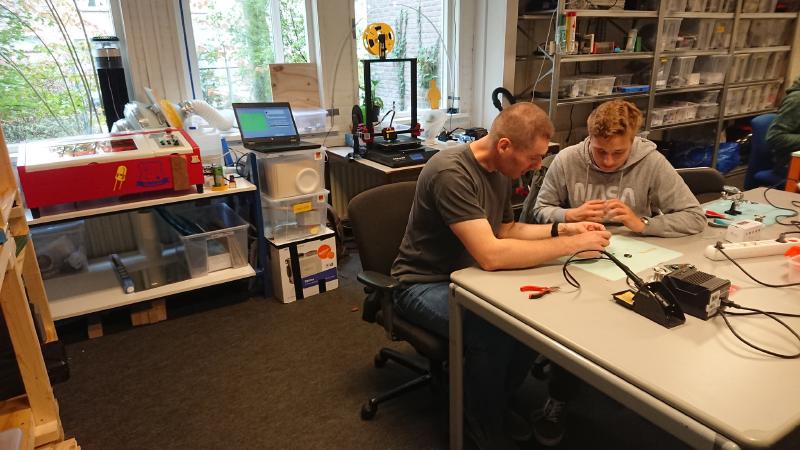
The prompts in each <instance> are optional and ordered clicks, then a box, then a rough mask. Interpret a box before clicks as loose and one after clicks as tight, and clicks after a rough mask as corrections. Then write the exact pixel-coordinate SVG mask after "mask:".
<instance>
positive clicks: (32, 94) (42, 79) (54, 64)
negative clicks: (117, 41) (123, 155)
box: [0, 0, 115, 144]
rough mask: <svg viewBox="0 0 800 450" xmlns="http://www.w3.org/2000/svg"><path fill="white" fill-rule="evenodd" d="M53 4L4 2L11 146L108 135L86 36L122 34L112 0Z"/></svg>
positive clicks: (3, 104)
mask: <svg viewBox="0 0 800 450" xmlns="http://www.w3.org/2000/svg"><path fill="white" fill-rule="evenodd" d="M52 5H54V3H53V2H49V1H43V0H37V1H24V2H23V1H17V2H3V3H0V117H2V120H3V131H4V132H5V136H6V142H7V143H8V144H14V143H19V142H23V141H30V140H37V139H48V138H56V137H63V136H70V135H75V134H88V133H99V132H106V131H108V129H107V127H106V122H105V116H104V114H103V111H102V102H101V101H100V94H99V90H98V88H97V82H96V80H97V78H96V77H95V73H94V69H93V66H92V60H91V58H92V57H91V50H90V49H91V45H90V43H89V42H88V41H87V38H88V39H91V38H92V37H94V36H100V35H106V36H107V35H114V34H115V31H114V21H113V17H112V12H111V4H110V0H77V1H76V2H75V3H73V2H60V3H58V7H57V8H51V7H50V6H52ZM76 8H77V9H76Z"/></svg>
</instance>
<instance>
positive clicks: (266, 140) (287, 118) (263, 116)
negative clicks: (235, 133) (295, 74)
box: [233, 102, 320, 153]
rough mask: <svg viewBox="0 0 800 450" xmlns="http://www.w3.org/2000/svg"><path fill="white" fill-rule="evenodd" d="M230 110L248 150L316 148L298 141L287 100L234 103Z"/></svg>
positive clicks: (317, 145) (271, 150)
mask: <svg viewBox="0 0 800 450" xmlns="http://www.w3.org/2000/svg"><path fill="white" fill-rule="evenodd" d="M233 112H234V114H235V115H236V123H237V124H238V125H239V132H240V133H241V135H242V144H243V145H244V148H246V149H248V150H253V151H255V152H263V153H267V152H285V151H291V150H306V149H313V148H320V145H319V144H313V143H311V142H303V141H301V140H300V134H299V133H298V132H297V125H296V124H295V123H294V116H292V108H291V107H290V106H289V103H286V102H270V103H234V104H233Z"/></svg>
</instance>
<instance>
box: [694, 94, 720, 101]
mask: <svg viewBox="0 0 800 450" xmlns="http://www.w3.org/2000/svg"><path fill="white" fill-rule="evenodd" d="M692 98H694V100H695V102H696V103H717V102H719V91H706V92H695V93H694V95H693V97H692Z"/></svg>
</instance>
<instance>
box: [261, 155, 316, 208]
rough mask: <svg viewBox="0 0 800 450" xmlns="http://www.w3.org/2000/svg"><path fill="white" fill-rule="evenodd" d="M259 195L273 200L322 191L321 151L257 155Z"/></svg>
mask: <svg viewBox="0 0 800 450" xmlns="http://www.w3.org/2000/svg"><path fill="white" fill-rule="evenodd" d="M256 161H257V162H258V179H259V184H260V185H261V192H263V193H265V194H267V195H269V196H270V197H272V198H274V199H280V198H287V197H295V196H298V195H307V194H312V193H315V192H319V191H320V190H321V189H323V188H324V187H325V156H324V153H323V151H322V150H320V149H312V150H299V151H294V152H282V153H269V154H257V160H256Z"/></svg>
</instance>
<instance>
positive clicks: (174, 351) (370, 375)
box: [54, 256, 687, 450]
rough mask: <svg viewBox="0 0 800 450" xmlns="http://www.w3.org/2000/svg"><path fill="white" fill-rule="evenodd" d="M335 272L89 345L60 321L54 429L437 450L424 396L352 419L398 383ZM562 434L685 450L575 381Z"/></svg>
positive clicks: (350, 269)
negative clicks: (275, 295)
mask: <svg viewBox="0 0 800 450" xmlns="http://www.w3.org/2000/svg"><path fill="white" fill-rule="evenodd" d="M340 269H341V270H340V283H341V284H340V287H339V289H336V290H333V291H330V292H327V293H325V294H322V295H318V296H315V297H312V298H309V299H305V300H301V301H298V302H295V303H291V304H285V305H284V304H280V303H278V302H276V301H274V300H264V299H261V298H249V296H248V295H247V294H246V290H247V289H246V287H247V286H246V283H242V282H239V283H231V284H228V285H224V286H217V287H213V288H208V289H204V290H201V291H197V292H193V293H188V294H185V295H182V296H178V297H175V298H171V299H170V300H169V301H168V311H169V319H168V320H167V321H164V322H161V323H158V324H154V325H148V326H142V327H130V325H129V322H128V319H127V315H126V312H125V311H119V312H112V313H110V314H108V315H107V316H106V317H105V318H104V323H105V324H106V330H107V333H106V335H105V336H103V337H101V338H98V339H92V340H87V339H85V337H83V334H84V333H85V322H83V321H74V322H71V323H70V322H68V323H64V324H60V326H59V332H60V334H61V337H62V340H64V341H65V342H67V343H68V344H67V353H68V355H69V357H70V370H71V377H70V379H69V380H68V381H66V382H64V383H61V384H58V385H56V386H55V387H54V388H55V394H56V397H57V399H58V401H59V404H60V412H61V418H62V421H63V425H64V430H65V431H66V434H67V435H68V436H74V437H76V438H77V440H78V442H79V444H80V445H81V446H82V448H83V449H85V450H105V449H109V450H110V449H115V450H116V449H119V450H121V449H222V448H226V449H384V450H388V449H445V448H447V446H448V440H447V405H446V402H445V400H443V399H437V397H435V396H433V395H431V391H429V390H427V389H422V390H420V391H417V392H415V393H412V394H409V395H406V396H404V397H402V398H400V399H396V400H394V401H393V402H391V403H389V404H386V405H383V406H381V408H380V409H379V411H378V414H377V416H376V417H375V419H374V420H372V421H369V422H365V421H362V420H361V419H360V417H359V410H360V407H361V404H362V403H364V402H365V401H366V400H367V399H368V398H369V397H370V396H371V395H372V394H374V393H376V392H380V391H382V390H387V389H389V388H391V387H394V386H396V385H398V384H400V383H402V382H404V381H406V380H408V379H410V378H411V374H410V372H408V371H407V370H406V369H404V368H402V367H398V366H395V365H392V364H391V363H389V364H387V365H386V366H385V367H384V368H382V369H376V368H374V367H373V364H372V357H373V356H374V354H375V353H376V352H377V351H378V349H379V348H380V347H382V346H386V345H387V342H388V341H387V340H386V338H385V336H384V334H383V332H382V329H380V328H379V327H377V326H375V325H373V324H368V323H366V322H363V321H362V320H361V312H360V310H358V311H355V310H354V309H356V308H359V307H360V305H361V300H362V297H363V294H362V292H363V291H362V290H361V288H360V286H359V285H358V283H357V282H356V281H355V273H357V271H358V270H359V262H358V258H357V256H350V257H349V258H346V260H345V261H343V262H342V263H341V266H340ZM390 346H392V347H394V348H397V349H401V350H404V351H408V352H409V353H413V352H412V350H411V349H410V348H409V347H407V346H406V345H405V344H402V343H394V344H390ZM544 396H545V390H544V386H543V383H541V382H539V381H536V380H534V379H533V378H532V377H531V378H530V379H529V380H528V381H526V383H525V385H524V386H523V388H522V389H521V392H520V395H519V396H518V398H519V402H518V405H517V409H519V410H520V412H522V413H523V414H524V415H528V414H530V413H531V412H532V411H533V410H534V409H535V408H536V407H537V406H539V405H541V403H542V401H543V399H544ZM569 430H570V433H569V435H568V436H567V439H566V440H565V441H564V442H563V443H562V445H561V448H564V449H583V448H593V449H597V448H609V449H611V448H613V449H643V448H647V449H650V448H655V449H683V448H687V447H686V446H685V445H684V444H682V443H681V442H679V441H677V440H676V439H675V438H673V437H671V436H670V435H668V434H666V433H664V432H663V431H661V430H660V429H658V428H657V427H655V426H653V425H652V424H650V423H648V422H647V421H645V420H644V419H641V418H639V417H638V416H637V415H636V414H634V413H632V412H631V411H629V410H627V409H625V408H624V407H622V406H620V405H619V404H617V403H615V402H613V401H611V400H610V399H608V398H606V397H605V396H603V395H602V394H600V393H599V392H597V391H595V390H593V389H591V388H589V387H588V386H585V387H584V388H582V391H581V395H580V398H579V400H577V401H576V402H574V403H573V404H571V405H570V407H569ZM520 447H521V448H528V449H534V448H537V447H536V445H535V444H534V443H532V442H529V443H523V444H521V446H520Z"/></svg>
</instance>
